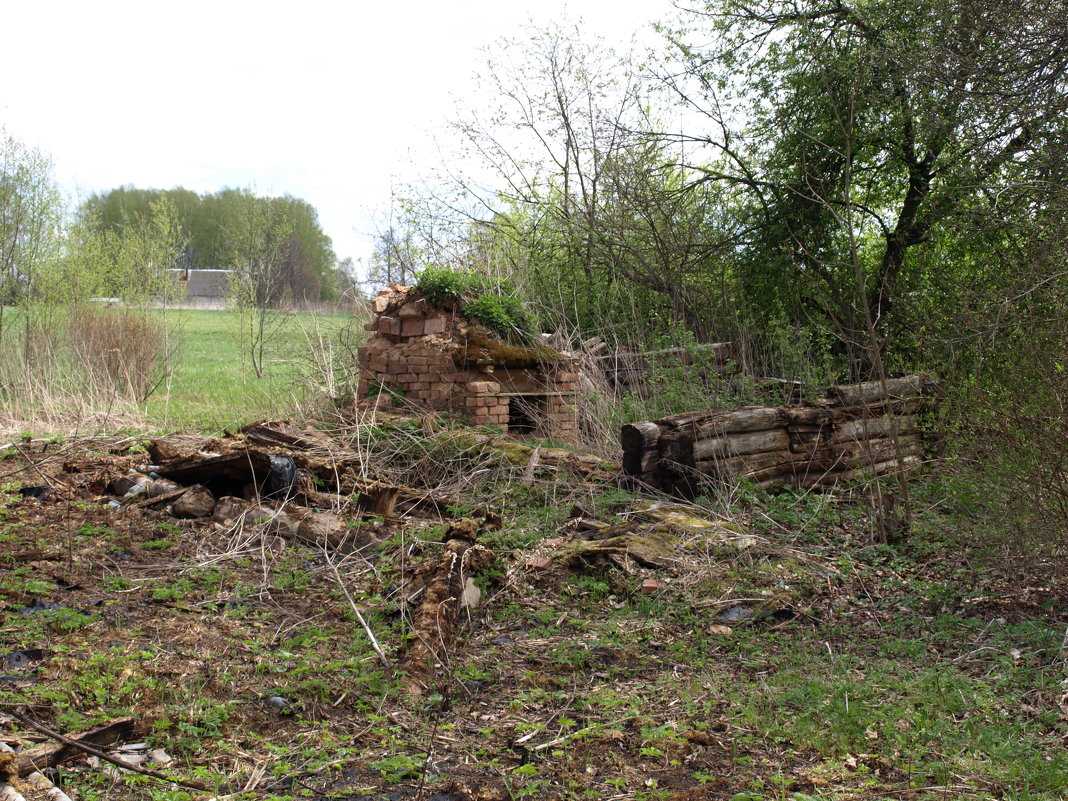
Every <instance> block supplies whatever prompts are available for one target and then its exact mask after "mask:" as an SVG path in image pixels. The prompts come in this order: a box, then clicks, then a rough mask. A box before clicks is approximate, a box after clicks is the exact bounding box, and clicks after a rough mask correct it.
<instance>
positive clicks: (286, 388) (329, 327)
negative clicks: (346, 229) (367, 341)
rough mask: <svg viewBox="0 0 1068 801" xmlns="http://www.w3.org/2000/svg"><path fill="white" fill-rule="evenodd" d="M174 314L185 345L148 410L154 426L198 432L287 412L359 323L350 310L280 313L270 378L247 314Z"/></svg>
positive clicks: (173, 321)
mask: <svg viewBox="0 0 1068 801" xmlns="http://www.w3.org/2000/svg"><path fill="white" fill-rule="evenodd" d="M167 315H168V316H169V321H170V323H171V324H172V325H174V327H175V330H176V331H177V333H178V337H179V342H180V345H179V349H178V352H177V358H176V360H175V367H174V371H173V373H172V374H171V375H169V376H168V377H167V378H166V379H165V380H164V382H163V384H161V385H160V388H159V390H157V392H156V393H155V394H154V395H152V396H151V397H150V398H149V399H148V401H147V403H146V405H145V411H146V414H147V416H148V418H149V421H150V423H152V424H154V425H160V426H163V427H165V428H170V429H196V430H199V431H214V430H219V429H223V428H233V427H234V426H238V425H241V424H242V423H244V422H248V421H249V420H252V419H255V418H257V417H270V416H277V415H279V414H284V413H285V412H287V411H289V410H291V409H292V408H294V407H295V406H296V405H297V404H299V403H302V402H303V401H305V400H307V398H308V393H309V392H314V391H315V386H314V385H317V384H318V385H321V381H320V380H319V379H321V376H320V375H318V373H319V372H320V371H321V368H323V367H327V366H328V365H329V364H330V359H331V357H332V356H333V355H334V351H335V349H336V346H337V342H338V337H339V335H340V334H341V332H342V329H344V328H345V327H346V326H347V325H349V324H352V323H354V317H353V316H352V315H351V314H346V313H333V314H328V313H312V312H297V313H292V314H286V315H280V316H279V317H278V318H277V319H276V321H275V322H276V323H277V326H276V328H275V330H274V333H273V334H272V335H271V336H270V338H269V339H268V341H267V346H266V347H267V353H268V358H267V359H266V369H265V372H264V376H263V378H257V376H256V373H255V370H254V369H253V367H252V362H251V359H250V357H249V348H250V344H249V341H248V338H247V335H246V334H245V332H244V329H245V326H246V325H247V321H246V320H244V318H242V317H241V316H240V315H238V314H236V313H234V312H231V311H214V310H211V311H209V310H199V309H197V310H192V309H179V310H170V311H168V312H167ZM171 315H173V316H171ZM355 325H356V327H357V328H359V325H358V324H355Z"/></svg>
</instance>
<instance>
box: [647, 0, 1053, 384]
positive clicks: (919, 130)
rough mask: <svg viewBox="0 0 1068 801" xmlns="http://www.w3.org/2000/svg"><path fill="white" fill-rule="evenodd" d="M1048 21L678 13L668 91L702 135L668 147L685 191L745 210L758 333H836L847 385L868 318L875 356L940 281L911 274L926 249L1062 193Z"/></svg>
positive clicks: (995, 0)
mask: <svg viewBox="0 0 1068 801" xmlns="http://www.w3.org/2000/svg"><path fill="white" fill-rule="evenodd" d="M1064 12H1065V9H1064V6H1063V3H1055V4H1054V6H1053V7H1051V6H1050V5H1049V4H1048V3H1039V2H1036V1H1035V0H1022V2H1008V1H1007V0H978V1H977V2H973V0H920V1H919V2H913V1H912V0H910V2H904V0H858V1H857V2H842V0H756V1H755V2H739V1H738V0H715V2H711V3H705V4H701V5H698V6H691V7H689V8H688V11H687V14H686V16H685V17H684V19H683V23H682V25H681V27H680V29H679V30H677V31H676V32H675V33H674V35H673V40H674V42H675V44H676V45H677V47H678V52H679V54H680V57H681V59H680V60H681V65H682V68H681V69H680V70H678V71H676V72H675V73H674V74H673V75H672V76H671V77H669V78H668V79H667V80H668V82H669V84H670V85H671V86H673V88H674V89H675V90H676V94H677V96H678V97H679V98H680V100H681V101H682V102H683V103H684V104H685V105H686V106H687V107H688V108H690V109H692V110H694V111H696V112H698V113H700V114H701V115H703V118H704V120H705V121H706V125H707V128H706V131H705V132H704V133H703V134H694V133H693V132H688V133H682V134H680V135H679V136H677V137H675V138H676V139H678V140H682V141H686V142H688V143H690V144H691V146H692V147H693V150H692V151H691V153H693V154H695V155H696V154H700V156H701V158H702V159H703V160H701V161H698V160H695V159H690V160H688V161H687V167H688V168H689V169H691V170H694V171H696V172H697V173H698V177H697V178H696V180H694V181H693V183H692V186H693V187H694V189H697V188H699V187H704V186H707V185H709V184H711V185H715V186H719V187H723V188H730V189H731V190H733V191H739V192H741V193H742V194H743V195H744V197H745V198H746V209H747V211H746V212H745V213H746V215H747V219H746V223H747V225H748V226H749V228H750V230H751V234H750V236H749V237H748V238H747V241H746V243H745V248H744V252H743V254H742V255H743V256H744V259H743V263H744V281H745V285H746V287H745V289H746V294H747V297H748V299H749V300H750V302H751V303H753V304H754V305H755V306H757V307H758V308H760V309H761V310H762V311H763V313H764V315H765V319H768V316H774V315H776V314H778V313H780V312H781V311H782V309H783V305H784V303H785V304H786V305H787V306H788V307H789V310H788V313H789V314H791V315H793V316H794V318H795V319H799V320H804V321H806V322H808V321H813V322H815V323H816V324H817V325H820V326H823V327H827V328H830V329H832V330H834V331H835V332H836V334H838V335H839V336H840V337H841V338H842V339H843V340H844V341H845V342H846V344H847V345H849V346H850V349H851V352H852V355H853V357H854V359H853V362H854V365H855V366H856V367H857V368H858V369H859V370H860V371H862V372H863V371H864V370H865V369H867V368H870V366H871V360H870V347H869V345H868V344H866V341H865V339H866V336H867V335H866V331H867V329H868V327H869V326H868V325H867V324H866V322H865V317H866V315H867V316H868V317H870V318H871V323H872V325H873V326H874V328H875V330H876V331H877V332H878V335H879V339H880V341H881V342H883V343H885V341H886V337H887V336H888V335H890V334H891V332H892V331H893V330H894V327H895V326H894V320H895V318H896V319H897V325H898V326H900V325H903V322H902V320H901V319H900V316H899V315H895V311H896V306H897V304H899V303H900V302H901V301H902V300H903V299H905V298H906V297H907V292H906V290H907V289H912V288H914V287H916V286H917V285H920V284H922V283H923V279H924V277H925V275H924V274H925V273H928V272H930V271H937V270H944V269H945V268H946V265H940V264H937V263H934V262H932V261H930V260H928V259H925V258H924V256H923V251H924V249H925V248H927V247H928V246H929V244H930V243H932V242H933V241H934V240H935V239H937V237H939V236H940V235H941V234H942V232H944V231H946V230H947V229H948V228H952V227H954V226H957V225H959V224H966V223H967V219H968V217H969V215H970V214H971V213H972V210H974V208H975V207H976V206H977V205H984V204H990V203H997V202H998V198H999V197H1000V196H1001V193H1003V192H1004V191H1005V190H1006V189H1007V188H1009V187H1013V186H1016V185H1018V184H1020V183H1031V184H1039V183H1042V184H1045V183H1049V182H1063V180H1064V177H1065V176H1064V175H1063V174H1060V173H1058V172H1055V171H1054V172H1051V171H1050V169H1049V168H1050V167H1051V166H1052V165H1051V162H1050V161H1049V159H1047V158H1045V154H1046V153H1047V152H1048V151H1050V150H1056V149H1058V148H1061V147H1063V141H1064V135H1065V127H1066V121H1068V79H1066V76H1068V32H1066V27H1065V25H1064V18H1065V17H1064ZM695 42H696V43H699V44H695ZM709 42H710V44H709ZM710 153H714V154H715V157H710ZM1058 169H1059V168H1058ZM1021 212H1023V213H1026V210H1025V209H1024V208H1021ZM858 265H859V267H860V273H859V275H858V274H857V270H856V267H857V266H858ZM866 354H867V355H866Z"/></svg>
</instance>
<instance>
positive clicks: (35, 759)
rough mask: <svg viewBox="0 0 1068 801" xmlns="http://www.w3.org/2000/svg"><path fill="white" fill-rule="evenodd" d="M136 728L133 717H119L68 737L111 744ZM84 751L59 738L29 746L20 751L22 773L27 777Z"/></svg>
mask: <svg viewBox="0 0 1068 801" xmlns="http://www.w3.org/2000/svg"><path fill="white" fill-rule="evenodd" d="M133 731H134V719H133V718H119V719H118V720H113V721H111V722H110V723H105V724H103V725H101V726H95V727H93V728H91V729H85V730H83V731H79V732H73V733H71V734H69V735H67V739H68V740H73V741H75V742H78V743H82V744H84V745H95V746H108V745H111V744H112V743H116V742H118V741H119V740H122V739H124V738H126V737H129V736H130V735H131V734H133ZM82 753H83V752H82V750H81V749H79V748H77V747H75V746H74V745H70V744H69V743H64V742H60V741H56V740H50V741H48V742H45V743H41V744H40V745H35V746H34V747H33V748H27V749H26V750H25V751H22V752H21V753H19V755H18V771H19V776H23V777H25V776H29V775H30V774H31V773H33V772H34V771H43V770H47V769H48V768H54V767H57V766H59V765H61V764H63V763H64V762H66V761H67V760H69V759H73V758H74V757H76V756H79V755H81V754H82Z"/></svg>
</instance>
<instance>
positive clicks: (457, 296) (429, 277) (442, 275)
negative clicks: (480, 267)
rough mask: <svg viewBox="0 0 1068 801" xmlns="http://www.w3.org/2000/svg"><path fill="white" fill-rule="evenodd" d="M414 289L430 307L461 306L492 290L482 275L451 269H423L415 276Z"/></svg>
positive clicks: (489, 282) (431, 267)
mask: <svg viewBox="0 0 1068 801" xmlns="http://www.w3.org/2000/svg"><path fill="white" fill-rule="evenodd" d="M416 279H417V280H416V284H415V286H416V288H417V289H418V290H419V292H420V294H422V296H423V297H424V298H426V299H427V301H428V302H429V303H430V305H431V306H435V307H439V308H440V307H441V306H442V305H443V304H445V303H455V304H462V303H463V302H464V301H465V300H473V299H475V298H477V297H479V296H480V295H482V294H483V293H485V292H490V291H492V290H493V288H494V287H493V283H492V282H491V281H490V279H488V278H487V277H486V276H484V275H480V274H478V273H475V272H471V271H469V270H454V269H452V268H451V267H435V266H433V265H431V266H428V267H426V268H424V269H423V270H422V271H420V273H419V274H418V275H417V276H416Z"/></svg>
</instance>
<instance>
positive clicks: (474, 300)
mask: <svg viewBox="0 0 1068 801" xmlns="http://www.w3.org/2000/svg"><path fill="white" fill-rule="evenodd" d="M415 286H416V288H417V289H418V290H419V292H420V293H421V294H422V295H423V297H424V298H426V300H427V302H428V303H430V305H432V306H435V307H438V308H440V307H441V306H442V305H444V304H446V303H451V304H455V305H456V306H459V307H460V310H461V311H462V312H463V314H464V316H465V317H467V318H469V319H471V320H475V321H476V322H479V323H481V324H482V325H484V326H486V328H488V329H489V330H490V331H492V332H493V333H495V334H497V335H498V336H501V337H505V338H508V339H517V340H520V341H523V342H529V341H530V340H531V339H532V338H533V336H534V333H535V329H536V327H537V326H536V323H535V320H534V317H533V316H532V315H531V314H530V312H528V311H527V310H526V309H525V308H524V306H523V302H522V300H520V299H519V295H518V293H517V292H516V289H515V287H514V286H513V285H512V284H511V282H508V281H494V280H493V279H490V278H487V277H486V276H484V275H479V274H478V273H474V272H470V271H466V270H453V269H452V268H450V267H427V268H426V269H425V270H423V271H422V272H421V273H419V276H418V281H417V282H416V285H415Z"/></svg>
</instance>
